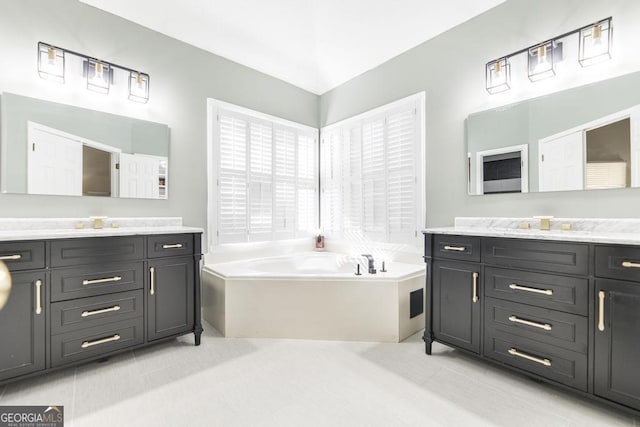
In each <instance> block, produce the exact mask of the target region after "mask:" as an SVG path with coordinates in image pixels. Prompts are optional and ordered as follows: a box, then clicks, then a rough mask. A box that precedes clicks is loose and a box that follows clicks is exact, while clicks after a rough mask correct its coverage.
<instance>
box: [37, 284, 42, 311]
mask: <svg viewBox="0 0 640 427" xmlns="http://www.w3.org/2000/svg"><path fill="white" fill-rule="evenodd" d="M41 313H42V280H40V279H38V280H36V314H41Z"/></svg>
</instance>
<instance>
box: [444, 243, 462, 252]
mask: <svg viewBox="0 0 640 427" xmlns="http://www.w3.org/2000/svg"><path fill="white" fill-rule="evenodd" d="M444 250H445V251H456V252H464V246H448V245H447V246H445V247H444Z"/></svg>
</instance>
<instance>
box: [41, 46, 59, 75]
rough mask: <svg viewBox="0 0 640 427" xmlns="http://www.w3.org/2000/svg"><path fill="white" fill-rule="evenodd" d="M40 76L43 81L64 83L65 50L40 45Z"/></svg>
mask: <svg viewBox="0 0 640 427" xmlns="http://www.w3.org/2000/svg"><path fill="white" fill-rule="evenodd" d="M38 74H39V75H40V77H41V78H43V79H46V80H52V81H55V82H58V83H64V50H62V49H59V48H57V47H54V46H51V45H48V44H45V43H38Z"/></svg>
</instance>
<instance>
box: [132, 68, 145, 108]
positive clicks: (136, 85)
mask: <svg viewBox="0 0 640 427" xmlns="http://www.w3.org/2000/svg"><path fill="white" fill-rule="evenodd" d="M129 99H130V100H132V101H137V102H143V103H145V102H147V101H148V100H149V75H148V74H145V73H140V72H137V71H131V72H130V73H129Z"/></svg>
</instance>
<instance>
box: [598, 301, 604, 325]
mask: <svg viewBox="0 0 640 427" xmlns="http://www.w3.org/2000/svg"><path fill="white" fill-rule="evenodd" d="M598 330H599V331H600V332H602V331H604V291H599V292H598Z"/></svg>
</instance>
